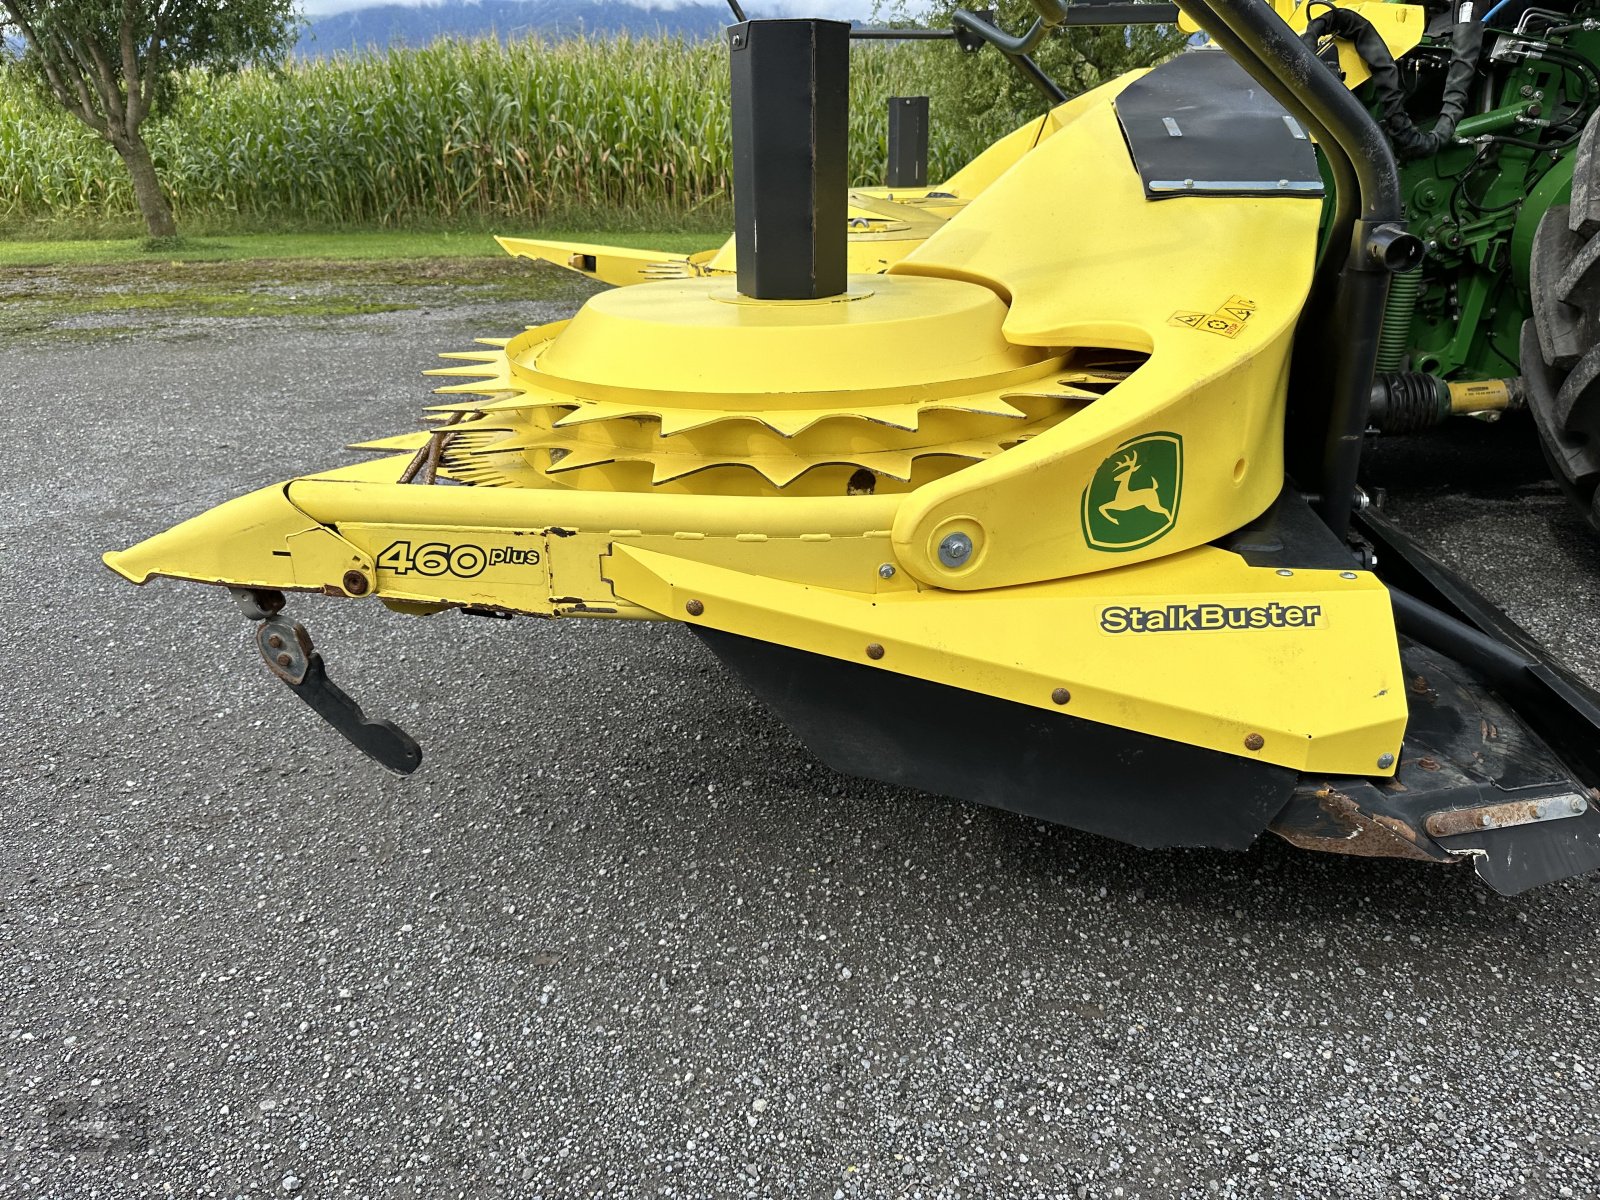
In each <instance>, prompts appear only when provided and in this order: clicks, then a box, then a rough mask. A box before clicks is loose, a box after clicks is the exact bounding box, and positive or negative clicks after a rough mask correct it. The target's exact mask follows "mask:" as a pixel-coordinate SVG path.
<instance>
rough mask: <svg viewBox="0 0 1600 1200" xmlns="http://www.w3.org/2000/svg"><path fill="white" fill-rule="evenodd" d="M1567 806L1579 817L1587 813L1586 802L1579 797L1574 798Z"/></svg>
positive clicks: (1587, 806)
mask: <svg viewBox="0 0 1600 1200" xmlns="http://www.w3.org/2000/svg"><path fill="white" fill-rule="evenodd" d="M1568 806H1569V807H1570V808H1571V809H1572V811H1573V812H1574V813H1576V814H1579V815H1581V814H1583V813H1586V812H1588V811H1589V805H1588V802H1587V801H1585V800H1584V799H1583V797H1581V796H1574V797H1573V798H1572V800H1571V801H1570V803H1569V805H1568Z"/></svg>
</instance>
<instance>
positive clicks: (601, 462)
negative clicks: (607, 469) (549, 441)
mask: <svg viewBox="0 0 1600 1200" xmlns="http://www.w3.org/2000/svg"><path fill="white" fill-rule="evenodd" d="M550 449H551V450H566V453H565V454H563V455H562V456H561V458H560V459H559V460H558V461H556V462H553V463H551V464H550V465H549V466H548V467H546V468H545V472H546V474H549V475H564V474H566V473H567V472H568V471H581V470H582V469H583V468H584V467H600V466H605V465H606V464H607V463H613V462H624V461H627V460H628V459H629V458H631V457H632V456H631V455H628V454H627V453H626V452H622V451H619V450H618V449H617V448H616V447H608V446H592V445H590V446H574V447H572V448H571V449H568V448H567V447H565V446H552V447H550Z"/></svg>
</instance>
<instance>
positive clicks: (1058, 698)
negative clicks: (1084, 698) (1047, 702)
mask: <svg viewBox="0 0 1600 1200" xmlns="http://www.w3.org/2000/svg"><path fill="white" fill-rule="evenodd" d="M1050 699H1051V700H1053V701H1055V702H1056V703H1057V704H1065V703H1066V702H1067V701H1068V700H1071V699H1072V693H1071V692H1069V691H1067V689H1066V688H1057V689H1056V690H1055V691H1053V692H1051V693H1050Z"/></svg>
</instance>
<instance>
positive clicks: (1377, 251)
mask: <svg viewBox="0 0 1600 1200" xmlns="http://www.w3.org/2000/svg"><path fill="white" fill-rule="evenodd" d="M1182 3H1183V5H1184V8H1185V9H1186V10H1187V11H1188V12H1189V14H1190V15H1191V16H1192V17H1193V18H1194V19H1195V21H1196V22H1198V23H1199V25H1200V27H1201V28H1202V29H1204V30H1205V31H1206V33H1208V34H1210V35H1211V36H1212V38H1213V39H1214V40H1216V41H1217V43H1218V45H1221V46H1223V47H1224V48H1225V49H1226V50H1228V52H1229V53H1230V54H1232V55H1233V56H1234V58H1235V61H1237V62H1238V63H1239V65H1240V66H1242V67H1243V68H1244V69H1245V70H1246V71H1247V72H1249V74H1250V75H1251V76H1252V77H1253V78H1255V79H1256V80H1257V81H1258V82H1259V83H1260V84H1261V85H1262V86H1263V87H1265V88H1266V89H1267V90H1268V91H1269V92H1270V93H1271V94H1272V95H1273V97H1274V98H1275V99H1277V100H1278V102H1279V103H1281V104H1283V105H1284V106H1285V107H1286V108H1288V109H1289V111H1290V112H1292V113H1294V114H1295V115H1297V116H1299V117H1301V118H1302V119H1303V120H1304V121H1305V123H1306V124H1307V125H1308V126H1309V127H1310V128H1311V129H1312V131H1313V132H1314V133H1315V134H1316V135H1317V139H1318V142H1319V144H1321V146H1322V149H1323V154H1324V156H1325V157H1326V159H1327V161H1328V163H1329V167H1330V169H1331V171H1332V172H1333V174H1334V177H1335V190H1336V192H1338V193H1344V192H1346V191H1348V190H1349V189H1350V187H1351V184H1352V183H1353V185H1354V191H1355V196H1354V198H1353V203H1349V202H1347V201H1346V198H1345V197H1344V196H1342V195H1340V196H1336V199H1335V204H1336V208H1335V214H1336V221H1335V225H1334V228H1333V230H1332V231H1331V233H1330V240H1329V242H1328V244H1327V246H1326V249H1325V251H1324V255H1323V260H1322V261H1321V262H1320V263H1319V264H1318V269H1317V273H1316V276H1315V278H1314V280H1313V288H1312V293H1311V296H1310V297H1309V298H1308V300H1307V303H1306V307H1305V310H1304V311H1303V312H1302V313H1301V317H1300V330H1299V334H1298V336H1297V338H1296V343H1295V362H1294V378H1295V379H1296V380H1297V381H1299V382H1298V383H1297V385H1296V392H1295V395H1294V397H1293V403H1292V404H1291V406H1290V410H1289V420H1290V430H1289V437H1288V442H1287V445H1286V447H1285V450H1286V458H1287V459H1288V460H1289V462H1288V466H1289V469H1290V470H1291V471H1292V472H1293V473H1294V474H1295V476H1296V479H1297V481H1298V483H1299V484H1300V486H1301V488H1302V489H1303V490H1305V491H1308V492H1311V493H1312V494H1314V495H1315V496H1316V497H1317V500H1316V510H1317V515H1318V516H1320V517H1321V518H1322V520H1323V521H1324V522H1325V523H1326V524H1327V525H1328V527H1329V528H1330V529H1332V530H1333V531H1334V532H1335V533H1336V534H1338V535H1339V536H1340V537H1341V538H1342V537H1344V536H1345V535H1346V534H1347V533H1348V532H1349V527H1350V515H1351V509H1352V507H1353V505H1354V500H1355V492H1356V480H1357V475H1358V472H1359V469H1360V465H1361V447H1362V439H1363V437H1364V435H1365V431H1366V426H1367V412H1368V407H1369V405H1370V403H1371V394H1372V378H1373V371H1374V369H1375V366H1376V361H1377V342H1378V332H1379V328H1380V326H1381V324H1382V321H1383V310H1384V305H1385V303H1386V301H1387V297H1388V292H1389V275H1390V272H1391V271H1393V270H1396V269H1403V267H1402V264H1410V265H1414V264H1415V262H1416V261H1419V260H1420V248H1421V243H1420V242H1418V241H1417V239H1415V238H1414V237H1411V236H1410V235H1409V234H1407V233H1406V232H1405V226H1404V215H1405V208H1404V205H1403V203H1402V200H1401V194H1400V172H1399V168H1398V167H1397V165H1396V163H1395V158H1394V151H1393V150H1392V149H1391V148H1390V146H1389V143H1388V139H1386V138H1385V137H1384V135H1383V131H1382V130H1381V129H1379V128H1378V125H1377V123H1376V122H1375V121H1374V120H1373V119H1372V117H1371V115H1370V114H1369V113H1368V112H1367V110H1366V109H1365V108H1364V107H1362V105H1361V103H1360V101H1358V100H1357V99H1356V98H1355V97H1354V96H1353V95H1352V94H1351V93H1350V91H1349V89H1347V88H1346V87H1345V86H1344V84H1343V83H1342V82H1340V81H1339V80H1337V79H1335V78H1334V76H1333V74H1332V73H1331V72H1330V71H1329V70H1328V69H1327V68H1326V66H1325V65H1324V64H1323V63H1322V61H1321V60H1320V59H1318V58H1317V56H1316V54H1315V53H1314V52H1313V51H1312V50H1311V49H1310V48H1309V47H1307V46H1306V45H1305V44H1304V43H1303V42H1301V40H1300V39H1299V37H1298V36H1296V35H1295V33H1294V31H1293V30H1291V29H1290V28H1289V26H1288V25H1287V24H1285V23H1284V21H1283V20H1282V18H1280V17H1279V16H1278V15H1277V14H1276V13H1275V12H1273V11H1272V9H1271V8H1269V7H1268V6H1267V5H1266V4H1264V3H1262V0H1182ZM1322 381H1326V382H1325V383H1324V382H1322Z"/></svg>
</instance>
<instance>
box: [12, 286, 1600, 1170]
mask: <svg viewBox="0 0 1600 1200" xmlns="http://www.w3.org/2000/svg"><path fill="white" fill-rule="evenodd" d="M559 308H560V304H559V303H557V304H556V305H554V306H551V305H544V306H541V305H540V304H537V303H530V304H528V305H523V306H518V305H507V304H504V303H497V304H495V305H492V306H482V305H480V306H477V307H473V306H471V305H468V306H467V307H466V308H464V309H452V308H445V309H435V310H433V311H429V312H418V313H404V314H390V315H383V316H369V317H356V318H348V319H333V320H326V321H294V320H278V321H271V322H267V321H251V320H230V321H224V320H210V321H208V320H195V321H180V322H176V323H170V324H162V325H157V326H154V327H152V328H150V329H147V330H144V331H142V332H140V331H135V332H119V333H116V334H114V335H110V336H108V337H107V338H105V339H100V338H96V337H93V336H83V337H70V338H69V337H62V336H39V337H35V338H32V339H31V340H13V341H10V342H5V343H0V368H3V370H0V446H3V448H4V460H5V470H4V472H3V473H0V505H3V508H0V511H3V513H4V517H3V520H0V629H3V630H4V646H5V651H6V653H5V667H4V669H5V675H6V679H5V682H4V684H3V692H0V696H3V701H0V814H3V816H0V1010H3V1013H4V1017H3V1021H0V1195H3V1196H44V1197H72V1198H76V1197H92V1196H103V1197H123V1196H130V1197H131V1196H166V1195H172V1196H221V1197H233V1196H259V1197H266V1196H288V1195H300V1196H306V1197H321V1196H374V1197H412V1196H428V1197H432V1196H441V1197H447V1196H464V1197H487V1196H549V1197H567V1196H591V1195H626V1196H680V1197H702V1196H716V1197H722V1196H799V1197H841V1196H842V1197H857V1196H863V1197H864V1196H882V1197H900V1196H908V1197H935V1196H938V1197H945V1196H950V1197H953V1196H972V1197H980V1196H981V1197H991V1196H992V1197H1011V1196H1017V1197H1023V1196H1065V1197H1078V1196H1094V1197H1107V1196H1126V1197H1135V1196H1143V1197H1167V1196H1196V1197H1209V1196H1215V1195H1222V1196H1235V1195H1237V1196H1308V1197H1321V1196H1333V1195H1337V1196H1342V1197H1387V1196H1393V1195H1421V1196H1435V1197H1438V1196H1496V1197H1499V1196H1533V1197H1545V1196H1557V1195H1560V1196H1566V1195H1573V1196H1593V1195H1594V1194H1595V1192H1596V1179H1597V1172H1600V1140H1597V1139H1600V1097H1597V1095H1596V1092H1595V1086H1596V1079H1597V1076H1600V1059H1597V1056H1596V1053H1595V1049H1594V1047H1595V1017H1596V1013H1597V1011H1600V1009H1597V991H1600V920H1597V918H1600V878H1595V877H1591V878H1587V879H1582V880H1575V881H1568V882H1565V883H1561V884H1557V885H1554V886H1551V887H1547V888H1544V889H1541V890H1539V891H1536V892H1533V893H1530V894H1526V895H1524V896H1522V897H1519V898H1516V899H1513V900H1505V899H1501V898H1498V897H1496V896H1495V895H1493V894H1492V893H1489V892H1488V891H1487V890H1486V889H1485V888H1483V887H1482V886H1480V885H1479V884H1477V883H1476V882H1475V880H1474V878H1473V876H1472V874H1471V872H1470V871H1468V870H1465V869H1463V870H1451V869H1448V868H1432V867H1428V866H1425V865H1421V864H1411V863H1403V862H1394V861H1368V860H1359V859H1351V860H1346V859H1341V858H1336V857H1332V856H1327V855H1313V854H1309V853H1305V852H1302V851H1298V850H1295V849H1293V848H1292V847H1289V846H1287V845H1285V844H1283V843H1281V842H1279V841H1278V840H1277V839H1275V838H1272V837H1264V838H1263V839H1262V840H1261V841H1260V842H1259V843H1258V844H1257V846H1256V847H1255V848H1253V849H1252V850H1250V851H1249V852H1248V853H1244V854H1239V855H1230V854H1224V853H1220V852H1219V853H1212V852H1198V851H1195V852H1164V853H1151V852H1146V851H1139V850H1134V849H1131V848H1127V847H1123V846H1120V845H1116V844H1113V843H1110V842H1107V841H1103V840H1100V839H1097V838H1094V837H1091V836H1088V835H1084V834H1078V833H1073V832H1071V831H1067V830H1064V829H1059V828H1048V827H1044V826H1041V825H1040V824H1038V823H1036V822H1034V821H1031V820H1027V819H1023V818H1019V817H1015V816H1011V815H1008V814H1005V813H1000V812H994V811H989V810H986V809H980V808H977V807H973V806H969V805H966V804H962V803H957V802H951V801H946V800H941V799H936V798H931V797H928V796H925V795H920V794H914V793H909V792H903V791H897V790H894V789H891V788H887V787H882V786H877V785H872V784H864V783H860V782H857V781H854V780H851V779H846V778H842V777H839V776H836V775H834V774H832V773H830V772H829V771H828V770H826V769H825V768H823V767H821V766H820V765H818V764H817V763H816V762H815V761H814V760H813V759H812V758H811V757H810V756H809V755H808V754H807V753H806V752H805V751H804V750H803V749H802V748H801V747H800V746H799V745H798V744H797V743H796V741H795V739H794V738H793V737H792V736H791V735H790V734H789V733H788V732H787V731H786V730H785V729H784V728H783V727H782V726H781V725H779V724H778V723H777V722H776V721H775V720H774V719H772V718H771V717H770V716H769V715H767V714H766V713H765V712H764V711H763V710H762V709H760V708H759V707H757V705H756V704H755V703H754V702H753V701H752V700H751V699H750V698H749V697H748V696H747V695H746V694H744V693H743V692H742V691H741V690H740V689H739V688H738V687H737V686H735V685H734V684H732V683H731V681H730V680H729V678H728V677H727V676H725V675H724V674H723V672H722V671H721V669H720V668H719V666H718V665H717V664H716V663H715V661H714V660H713V659H711V658H710V657H709V656H708V655H707V654H706V653H704V652H703V651H702V650H701V649H700V648H699V647H698V645H697V644H696V643H695V642H694V641H693V640H692V638H690V637H688V636H687V635H685V634H683V633H682V632H681V631H677V630H674V629H662V628H658V627H651V626H642V625H628V624H604V623H594V624H584V623H578V622H573V623H565V622H555V623H546V622H532V621H529V622H521V623H506V622H496V621H482V620H472V619H468V618H464V617H461V616H458V615H444V616H439V617H434V618H430V619H426V620H418V619H413V618H404V617H399V616H395V615H391V614H388V613H386V612H384V611H383V610H381V609H378V608H377V606H375V605H366V604H361V605H358V604H350V603H340V602H335V601H327V600H311V601H300V602H298V605H299V607H298V609H297V612H298V613H299V615H301V616H302V617H303V619H305V620H306V622H307V624H308V625H309V626H310V627H311V629H312V630H313V632H314V633H315V634H316V635H317V638H318V642H319V644H320V645H321V646H322V647H323V648H324V649H325V650H326V651H327V653H328V656H329V660H330V664H331V668H332V670H333V672H334V674H335V677H336V678H337V679H339V680H341V681H342V682H343V683H344V684H345V685H346V686H348V687H349V689H350V690H351V691H352V692H353V693H354V694H355V695H356V696H357V697H358V698H359V699H361V700H362V701H364V702H365V703H366V704H367V705H368V708H369V711H374V712H377V713H381V714H385V715H389V716H392V717H394V718H395V719H397V720H399V721H400V722H401V723H402V724H403V725H405V726H406V727H407V728H408V729H410V730H411V731H412V732H413V733H414V734H416V736H417V737H418V738H419V740H420V741H422V743H423V744H424V746H425V747H426V749H427V754H428V759H427V762H426V763H425V764H424V767H423V769H422V770H421V771H420V772H419V773H418V774H417V775H416V776H414V777H412V778H411V779H408V780H401V779H398V778H395V777H393V776H390V775H387V774H385V773H384V772H383V771H381V770H380V769H379V768H377V767H375V766H373V765H371V764H369V763H367V762H366V761H364V760H363V759H361V758H360V757H358V756H357V755H355V754H354V753H353V752H351V751H350V750H349V749H348V748H347V747H346V746H345V745H344V744H343V743H342V742H341V741H340V740H339V739H338V738H337V736H335V735H334V734H332V733H331V732H329V731H328V730H327V729H326V728H324V727H323V726H322V725H321V724H320V722H318V721H317V719H316V718H315V717H314V716H313V715H312V714H311V713H310V712H309V711H308V710H306V709H304V708H303V707H302V706H301V705H299V704H298V703H297V702H296V701H295V700H294V698H293V697H292V696H290V695H288V694H287V693H286V692H285V690H284V689H283V688H282V686H281V685H279V684H278V683H276V682H275V681H273V680H271V679H270V678H268V676H267V675H266V673H265V672H264V671H262V670H261V669H260V667H259V665H258V664H257V663H256V662H255V661H254V660H253V656H252V654H251V652H250V651H249V649H248V648H247V641H246V639H247V627H246V623H245V622H243V621H242V620H241V619H240V618H239V617H238V616H237V615H236V614H235V612H234V611H233V609H232V608H231V606H230V604H229V603H228V602H227V600H226V599H225V598H224V597H223V596H221V595H220V594H217V593H213V592H211V591H209V590H207V589H203V588H199V587H195V586H186V585H180V584H175V583H171V582H159V583H156V584H153V585H151V586H150V587H148V588H145V589H137V588H133V587H131V586H129V585H127V584H125V583H123V582H122V581H120V580H119V579H117V578H115V577H113V576H112V575H111V574H110V573H109V572H108V571H106V570H105V569H104V568H103V567H102V566H101V565H100V563H99V555H100V553H101V552H102V551H103V550H105V549H107V548H113V547H119V546H123V545H125V544H128V543H130V542H132V541H134V540H136V539H138V538H140V537H142V536H145V535H148V534H150V533H152V532H155V531H157V530H159V529H161V528H164V527H165V526H166V525H168V524H170V523H171V522H173V521H175V520H176V519H178V518H180V517H183V516H187V515H189V514H192V513H194V512H197V511H199V510H201V509H203V508H206V507H207V506H209V505H211V504H213V503H215V502H218V501H220V500H222V499H224V498H226V497H229V496H232V495H235V494H237V493H239V492H242V491H244V490H246V489H248V488H253V487H257V486H261V485H264V484H267V483H270V482H273V481H276V480H278V479H280V478H284V477H286V476H289V475H291V474H294V473H297V472H300V471H302V470H305V469H308V468H315V467H319V466H325V465H332V464H333V463H336V462H338V461H341V456H342V451H341V449H340V447H342V446H343V445H344V444H345V443H346V442H349V441H352V440H357V439H359V438H361V437H365V436H370V435H376V434H382V433H388V432H395V431H400V430H402V429H406V428H410V427H413V425H414V420H415V414H416V411H417V409H418V407H419V406H420V405H421V404H422V403H423V402H425V400H426V388H427V384H426V382H425V381H424V380H422V379H421V378H420V376H419V375H418V374H417V372H418V371H419V370H420V369H421V368H423V367H425V366H428V365H430V364H429V361H428V356H429V355H430V354H431V352H432V351H433V350H434V349H451V348H460V347H462V346H463V345H465V344H466V343H467V341H468V339H470V338H471V337H472V336H475V335H479V334H493V333H497V332H498V333H502V334H503V333H509V332H512V331H514V330H515V329H517V328H518V327H519V326H520V324H521V323H523V322H533V321H538V320H543V319H548V318H549V317H550V316H552V315H559V314H558V312H557V311H556V310H557V309H559ZM1528 436H1529V434H1528V430H1527V429H1526V428H1521V429H1519V428H1510V429H1507V428H1500V429H1493V428H1487V427H1469V428H1465V429H1462V430H1460V431H1458V432H1457V433H1456V434H1454V435H1452V436H1451V437H1448V438H1446V439H1444V440H1443V441H1442V442H1435V443H1433V444H1432V445H1431V446H1430V447H1428V448H1426V450H1424V451H1417V450H1416V448H1415V447H1413V448H1412V452H1410V453H1406V452H1404V451H1405V450H1406V448H1405V447H1403V446H1394V445H1391V446H1388V447H1385V448H1384V450H1383V452H1382V453H1380V454H1379V455H1378V456H1377V461H1376V472H1375V473H1376V475H1377V476H1378V477H1379V478H1380V480H1381V482H1383V483H1384V484H1385V486H1387V487H1388V488H1389V491H1390V499H1389V510H1390V511H1391V512H1392V513H1393V514H1394V515H1395V516H1396V517H1397V519H1400V520H1401V521H1402V522H1403V523H1404V524H1406V526H1407V527H1408V528H1411V529H1413V530H1414V531H1416V532H1418V533H1420V534H1422V535H1424V536H1425V537H1427V538H1428V540H1430V541H1431V542H1433V543H1434V544H1435V545H1437V546H1439V547H1440V548H1441V549H1442V550H1443V552H1444V553H1445V554H1446V555H1447V556H1448V557H1450V558H1451V559H1453V560H1454V561H1456V562H1457V563H1459V564H1461V565H1463V566H1464V567H1466V568H1467V569H1468V570H1469V571H1470V572H1471V573H1472V574H1473V575H1474V576H1475V577H1476V578H1478V579H1479V580H1480V581H1482V582H1484V583H1485V586H1486V589H1487V590H1488V591H1489V592H1490V593H1491V594H1492V595H1493V596H1494V597H1495V598H1496V599H1497V600H1499V601H1500V602H1502V603H1503V604H1504V605H1505V606H1506V607H1507V609H1508V610H1509V611H1510V612H1511V613H1512V614H1513V615H1514V616H1515V617H1516V618H1517V619H1518V620H1520V621H1522V622H1523V623H1524V624H1525V625H1526V626H1527V627H1528V628H1529V629H1531V630H1532V631H1534V632H1535V633H1536V634H1537V635H1538V636H1540V637H1541V638H1543V639H1545V640H1546V641H1548V642H1550V643H1551V644H1552V645H1553V646H1554V647H1555V648H1556V649H1557V650H1558V652H1559V653H1561V654H1562V655H1563V656H1564V657H1565V658H1566V660H1567V661H1568V662H1569V663H1570V665H1571V666H1572V667H1573V668H1574V669H1576V670H1577V671H1578V672H1580V673H1581V674H1583V675H1585V676H1586V677H1587V678H1588V679H1590V680H1591V681H1595V680H1597V679H1600V623H1597V621H1596V618H1595V613H1596V598H1597V591H1600V551H1597V543H1596V541H1595V540H1594V539H1593V538H1592V537H1591V535H1589V534H1587V533H1585V532H1584V530H1583V529H1582V527H1581V526H1580V525H1579V524H1578V522H1577V521H1576V520H1575V519H1574V518H1573V517H1571V516H1569V514H1568V513H1567V510H1566V508H1565V506H1564V502H1563V501H1562V500H1561V498H1560V497H1559V496H1558V495H1557V493H1556V491H1555V489H1554V487H1553V486H1551V485H1549V484H1548V483H1546V482H1544V481H1543V475H1542V470H1541V468H1540V466H1539V463H1538V459H1537V455H1536V454H1533V453H1530V452H1529V450H1528V447H1527V438H1528ZM1463 487H1464V488H1465V490H1464V491H1463V490H1460V489H1462V488H1463Z"/></svg>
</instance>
